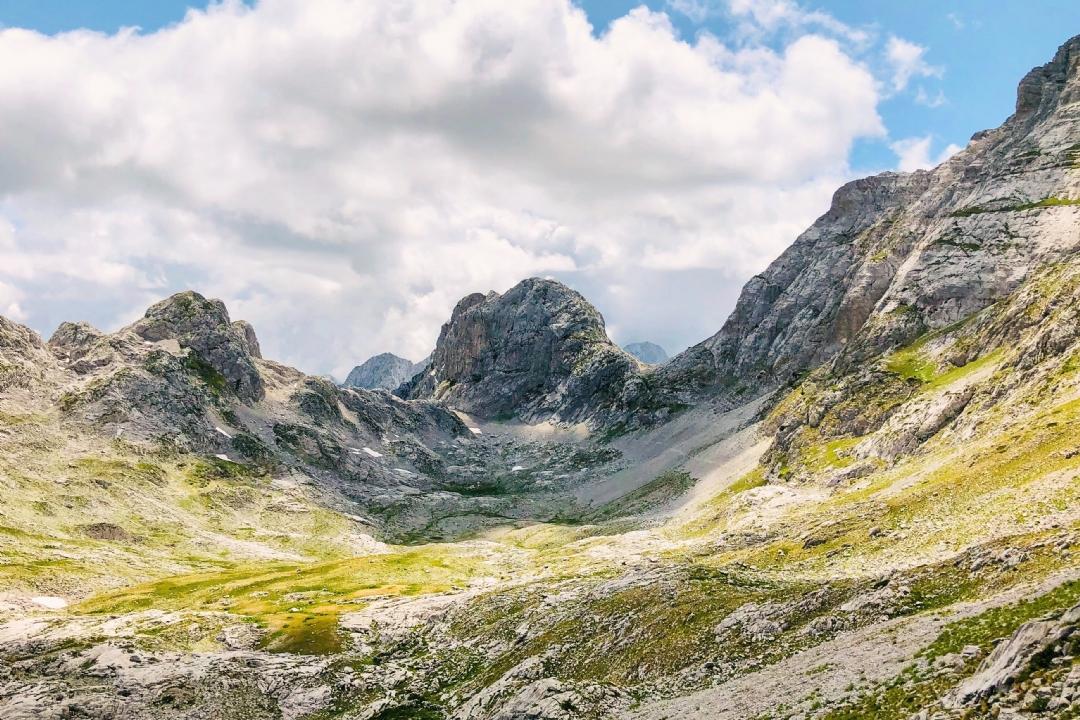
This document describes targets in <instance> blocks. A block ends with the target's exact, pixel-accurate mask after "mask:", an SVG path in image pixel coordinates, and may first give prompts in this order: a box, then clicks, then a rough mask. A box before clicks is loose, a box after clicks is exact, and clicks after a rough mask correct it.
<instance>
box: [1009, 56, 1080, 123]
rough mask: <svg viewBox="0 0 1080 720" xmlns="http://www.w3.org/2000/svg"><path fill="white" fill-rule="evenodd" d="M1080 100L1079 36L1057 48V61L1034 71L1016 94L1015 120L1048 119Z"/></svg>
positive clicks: (1055, 58)
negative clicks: (1054, 112) (1053, 113)
mask: <svg viewBox="0 0 1080 720" xmlns="http://www.w3.org/2000/svg"><path fill="white" fill-rule="evenodd" d="M1078 99H1080V35H1077V36H1076V37H1073V38H1072V39H1070V40H1068V41H1067V42H1065V44H1063V45H1062V46H1061V47H1060V48H1058V51H1057V53H1056V54H1055V55H1054V59H1053V60H1051V61H1050V62H1048V63H1047V64H1045V65H1041V66H1039V67H1037V68H1034V69H1032V70H1031V71H1030V72H1029V73H1028V74H1027V75H1025V76H1024V78H1023V80H1021V81H1020V85H1019V87H1018V88H1017V91H1016V118H1017V119H1026V118H1028V117H1030V116H1032V115H1035V116H1045V115H1046V114H1048V113H1049V112H1052V111H1053V110H1054V109H1055V108H1057V107H1058V106H1060V105H1068V104H1070V103H1073V102H1076V101H1077V100H1078Z"/></svg>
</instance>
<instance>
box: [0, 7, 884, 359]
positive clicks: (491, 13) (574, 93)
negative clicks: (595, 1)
mask: <svg viewBox="0 0 1080 720" xmlns="http://www.w3.org/2000/svg"><path fill="white" fill-rule="evenodd" d="M783 4H784V3H778V5H783ZM746 12H751V11H750V10H746ZM755 17H756V16H755ZM755 22H765V20H760V21H759V20H755ZM763 27H764V26H763ZM0 54H2V55H3V56H4V57H17V58H19V62H18V63H5V64H3V65H0V156H2V157H4V162H3V163H2V164H0V282H3V283H5V284H4V285H2V286H0V311H2V310H4V308H6V314H9V315H19V316H21V317H27V318H28V320H29V321H30V322H31V323H32V324H33V325H34V326H35V327H37V328H38V329H39V330H41V331H43V332H48V331H51V329H52V326H55V324H56V323H58V322H59V321H60V320H63V319H88V320H91V321H93V322H95V323H97V324H99V325H103V326H106V327H107V328H113V327H116V326H118V325H119V324H121V323H124V322H128V321H130V320H132V319H134V318H135V317H137V316H138V314H139V313H140V312H141V310H142V309H144V308H145V306H146V305H147V304H149V303H150V302H152V301H154V300H156V299H158V298H160V297H162V296H164V295H165V294H167V293H170V292H173V291H176V290H179V289H183V288H187V287H193V288H196V289H199V290H201V291H203V292H205V293H207V294H210V295H214V296H217V297H221V298H222V299H223V300H224V301H225V302H226V303H227V305H228V306H229V307H230V309H231V311H232V313H233V315H234V316H235V317H242V318H245V319H247V320H250V321H251V322H253V323H254V324H255V326H256V328H257V330H258V331H259V333H260V337H261V339H262V341H263V347H264V350H265V351H266V352H267V354H268V356H270V357H275V358H280V359H282V360H284V361H286V362H290V363H293V364H296V365H298V366H300V367H302V368H304V369H306V370H309V371H314V372H333V373H335V374H337V375H339V376H340V375H343V374H344V373H345V372H346V371H347V370H348V369H349V367H350V366H351V365H352V364H354V363H356V362H357V361H359V360H362V359H364V358H365V357H367V356H368V355H370V354H373V353H375V352H380V351H393V352H397V353H399V354H402V355H405V356H406V357H411V358H413V359H419V358H420V357H422V356H423V355H424V354H426V353H427V352H428V351H429V350H430V349H431V347H432V345H433V343H434V340H435V337H436V336H437V333H438V327H439V325H440V323H441V322H443V321H445V319H446V317H447V316H448V314H449V311H450V309H451V308H452V307H453V304H454V303H455V302H456V300H457V299H458V298H459V297H460V296H461V295H463V294H465V293H467V292H472V291H478V290H479V291H486V290H489V289H497V290H503V289H505V288H507V287H509V286H510V285H512V284H514V283H515V282H517V281H518V280H520V279H521V278H523V277H526V276H528V275H535V274H551V275H555V276H556V277H560V278H564V279H567V280H569V281H571V282H572V283H573V284H575V285H576V286H578V287H580V288H582V289H583V290H586V292H588V291H589V290H590V289H591V290H593V291H594V294H595V296H597V297H598V298H601V301H600V302H599V304H600V306H601V309H603V310H607V312H608V316H609V320H610V321H611V324H612V327H613V332H614V333H615V334H616V335H619V334H621V333H623V332H625V333H626V334H627V336H628V337H627V339H629V338H630V336H633V337H634V338H637V337H645V336H646V334H645V333H643V332H640V331H639V326H638V324H637V318H638V317H643V316H645V315H649V317H650V318H652V319H650V320H649V327H653V326H656V327H661V328H665V329H666V331H667V332H668V336H666V337H659V338H655V339H657V340H658V341H661V342H663V343H664V344H666V345H669V346H671V347H679V346H685V345H686V344H688V343H690V342H693V341H696V340H699V339H701V338H702V337H704V335H705V334H707V332H711V331H712V330H715V329H716V328H718V327H719V325H720V323H721V322H722V321H723V319H724V315H725V314H726V310H727V308H728V307H730V296H731V295H732V294H733V288H736V287H737V285H738V284H739V283H741V281H742V280H743V279H745V277H747V276H748V275H749V274H751V273H753V272H756V271H758V270H760V269H761V268H762V267H763V266H764V264H765V263H766V262H767V261H768V260H769V259H771V258H772V257H773V256H775V255H776V254H777V253H778V252H779V251H780V250H781V249H782V248H783V247H784V246H786V245H787V244H788V243H790V242H791V240H792V239H793V238H794V236H795V235H796V234H797V233H798V232H799V231H800V230H801V229H803V228H804V227H805V225H806V224H807V223H808V222H810V221H811V220H812V219H813V217H814V216H815V215H816V214H818V213H820V212H821V211H823V210H824V209H825V207H826V205H827V202H828V198H829V196H830V195H831V193H832V191H833V189H834V188H835V187H836V185H837V184H838V183H839V182H841V181H842V180H844V179H846V177H847V174H848V173H849V170H848V167H847V156H848V152H849V150H850V148H851V145H852V143H853V142H854V141H855V140H856V139H858V138H861V137H880V136H882V135H883V128H882V125H881V121H880V118H879V117H878V114H877V111H876V107H877V102H878V99H879V98H878V86H877V84H876V82H875V80H874V78H873V77H872V75H871V74H870V72H869V71H868V70H867V69H866V68H865V67H863V66H862V65H861V64H860V63H859V62H857V61H856V60H854V59H853V58H852V56H851V55H850V54H849V53H848V52H846V51H845V49H844V47H843V45H842V43H841V42H839V41H837V40H836V39H826V38H824V37H821V36H819V35H814V34H810V35H804V36H800V37H797V38H795V39H793V40H791V41H790V42H786V43H784V44H783V45H782V47H780V48H779V49H770V48H769V47H766V46H764V45H751V46H746V45H740V46H739V47H736V48H732V47H728V46H727V45H725V44H724V43H723V42H721V41H720V40H718V39H717V38H715V37H713V36H711V35H708V34H702V35H700V36H699V37H697V38H696V39H694V40H692V41H688V40H686V39H683V38H681V37H680V36H679V35H678V33H677V31H676V30H675V29H674V28H673V27H672V25H671V23H670V21H669V19H668V17H667V16H666V15H665V14H663V13H658V12H651V11H649V10H647V9H645V8H638V9H636V10H633V11H631V12H630V13H628V14H627V15H626V16H624V17H621V18H619V19H617V20H616V21H614V22H613V23H612V24H611V25H610V26H609V28H608V29H607V30H605V31H604V32H603V33H602V34H597V33H596V32H595V31H594V30H593V28H592V27H591V26H590V25H589V23H588V20H587V18H586V16H585V14H584V12H583V11H582V10H581V9H579V8H577V7H576V6H574V5H573V4H572V3H570V2H569V1H568V0H519V1H518V2H514V3H505V2H502V1H501V0H471V1H470V2H467V3H462V2H452V1H451V0H397V1H395V2H390V1H389V0H371V1H370V2H363V3H356V2H351V1H350V0H262V1H261V2H259V3H258V4H257V5H255V6H254V7H248V6H245V5H244V4H243V3H241V2H238V1H232V2H225V3H223V4H221V5H215V6H211V7H210V8H209V9H208V10H207V11H190V12H189V13H188V15H187V17H186V19H185V20H184V21H183V22H182V23H179V24H177V25H174V26H172V27H169V28H166V29H162V30H160V31H157V32H154V33H150V34H140V33H138V32H135V31H130V30H129V31H123V32H120V33H118V34H115V35H103V34H98V33H92V32H85V31H80V32H74V33H67V34H61V35H57V36H44V35H41V34H37V33H34V32H29V31H26V30H20V29H6V30H2V31H0ZM5 228H6V229H5ZM703 273H707V274H708V277H709V278H710V279H709V281H708V282H704V281H702V280H701V278H702V277H704V275H702V274H703ZM680 277H687V278H689V277H693V278H695V279H696V280H695V282H697V283H698V285H696V286H695V289H694V290H693V291H692V293H691V294H692V295H693V297H692V299H693V300H694V307H693V308H691V307H689V306H688V305H687V304H686V303H685V302H683V301H684V300H685V298H680V297H678V296H677V291H678V287H679V281H678V279H679V278H680ZM622 278H633V284H632V285H631V286H626V287H622V289H618V288H619V287H620V279H622ZM616 290H618V291H616ZM27 298H33V302H32V303H31V302H28V301H27ZM603 298H607V299H610V300H611V306H610V309H609V308H605V306H604V302H603V300H602V299H603ZM18 303H21V305H19V304H18ZM655 308H665V309H666V312H667V315H666V318H665V320H664V322H654V319H655V318H654V316H655V312H656V310H655ZM24 310H25V312H24ZM688 312H691V313H694V314H695V316H696V318H697V320H695V323H693V324H690V323H686V324H681V323H680V318H684V317H685V315H686V314H687V313H688ZM80 316H81V317H80ZM703 328H709V330H708V331H705V332H703Z"/></svg>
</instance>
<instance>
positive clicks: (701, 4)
mask: <svg viewBox="0 0 1080 720" xmlns="http://www.w3.org/2000/svg"><path fill="white" fill-rule="evenodd" d="M664 6H665V7H667V8H668V9H670V10H673V11H675V12H677V13H681V14H682V15H685V16H686V17H688V18H690V20H692V21H693V22H696V23H703V22H705V21H706V20H708V19H709V18H710V17H712V16H713V15H716V14H717V13H718V12H719V11H720V8H721V6H720V4H719V3H717V2H715V1H714V0H665V2H664Z"/></svg>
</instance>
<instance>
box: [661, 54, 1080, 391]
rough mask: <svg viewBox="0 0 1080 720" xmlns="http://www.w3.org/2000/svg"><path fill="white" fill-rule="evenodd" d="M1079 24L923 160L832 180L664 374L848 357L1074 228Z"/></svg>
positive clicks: (1020, 266) (1014, 277)
mask: <svg viewBox="0 0 1080 720" xmlns="http://www.w3.org/2000/svg"><path fill="white" fill-rule="evenodd" d="M1078 63H1080V38H1074V39H1072V40H1070V41H1069V42H1068V43H1066V44H1065V45H1063V46H1062V47H1061V49H1060V50H1059V51H1058V52H1057V54H1056V56H1055V57H1054V59H1053V60H1052V61H1051V62H1050V63H1049V64H1047V65H1045V66H1043V67H1041V68H1036V69H1035V70H1033V71H1031V73H1029V74H1028V76H1027V77H1026V78H1024V80H1023V81H1022V82H1021V83H1020V89H1019V92H1018V96H1017V105H1016V113H1015V114H1014V115H1013V116H1012V117H1010V118H1009V119H1008V120H1007V121H1006V122H1005V123H1004V124H1003V125H1002V126H1001V127H1000V128H998V129H996V130H990V131H984V132H980V133H977V134H976V135H975V136H974V137H973V138H972V140H971V142H970V143H969V144H968V146H967V148H966V149H964V150H963V151H962V152H960V153H958V154H957V155H955V156H954V157H953V158H951V159H950V160H948V161H947V162H945V163H944V164H942V165H940V166H939V167H937V168H935V169H934V170H931V171H929V172H925V171H918V172H915V173H912V174H897V173H885V174H883V175H878V176H874V177H869V178H865V179H862V180H856V181H854V182H852V183H849V184H847V185H845V186H844V187H842V188H840V189H839V190H838V191H837V192H836V194H835V196H834V197H833V202H832V207H831V208H830V209H829V211H828V212H827V213H825V215H823V216H822V217H821V218H820V219H818V220H817V222H815V223H814V224H813V226H811V227H810V228H809V229H808V230H807V231H806V232H804V233H803V234H802V235H801V236H799V238H798V239H797V240H796V241H795V243H794V244H793V245H792V246H791V247H790V248H788V250H787V251H785V252H784V253H783V254H782V255H781V256H780V257H779V258H778V259H777V260H776V261H775V262H773V263H772V264H771V265H770V266H769V268H768V269H767V270H766V271H765V272H763V273H762V274H760V275H758V276H756V277H754V278H753V279H752V280H750V282H749V283H747V285H746V287H745V289H744V290H743V293H742V296H741V297H740V298H739V301H738V303H737V305H736V308H735V311H734V312H733V313H732V315H731V317H730V318H728V320H727V322H725V323H724V326H723V327H722V329H721V330H720V332H718V333H717V334H716V335H714V336H713V337H711V338H709V339H707V340H705V341H704V342H702V343H701V344H699V345H697V346H695V347H693V348H690V349H689V350H687V351H686V352H684V353H681V354H680V355H679V356H677V357H676V358H674V359H673V360H672V361H671V362H670V363H669V364H668V365H666V366H665V367H664V368H663V370H662V373H661V374H662V375H663V376H664V377H665V382H667V383H668V384H669V385H671V386H673V387H678V388H684V389H686V388H689V389H691V390H692V391H694V392H701V391H702V390H703V389H708V388H712V389H719V390H721V391H722V390H723V388H725V387H730V386H733V385H737V384H743V385H752V386H754V387H761V388H768V387H772V386H775V385H777V384H780V383H784V382H786V381H788V380H790V379H792V378H794V377H797V376H798V375H799V374H800V373H803V372H805V371H806V370H808V369H811V368H813V367H815V366H817V365H820V364H821V363H822V362H824V361H825V360H827V359H829V358H831V357H833V356H835V355H836V354H837V353H838V352H840V351H841V350H842V349H843V350H846V351H847V353H848V355H849V356H850V357H851V359H852V361H855V362H857V361H858V360H859V359H860V358H865V357H867V356H869V355H873V354H876V353H878V352H880V351H882V350H884V349H887V348H888V347H895V346H897V345H902V344H905V343H906V342H908V341H910V340H912V339H913V338H915V337H917V336H918V335H921V334H922V333H924V332H926V331H927V330H931V329H935V328H941V327H944V326H947V325H949V324H951V323H955V322H957V321H958V320H960V319H962V318H964V317H967V316H969V315H971V314H972V313H974V312H976V311H978V310H981V309H982V308H985V307H987V306H988V305H991V304H992V303H994V302H996V301H998V300H1000V299H1001V298H1002V297H1004V296H1006V295H1008V294H1009V293H1011V292H1012V291H1013V290H1015V289H1016V288H1017V287H1018V286H1019V285H1020V283H1021V282H1023V280H1024V278H1025V277H1027V275H1028V274H1029V273H1030V272H1031V271H1032V270H1033V269H1035V268H1037V267H1039V266H1041V265H1043V264H1046V263H1050V262H1054V261H1056V260H1060V259H1061V258H1063V257H1066V256H1068V255H1069V254H1070V253H1073V252H1075V251H1076V249H1077V246H1078V243H1080V233H1077V232H1076V228H1077V224H1078V221H1080V201H1078V200H1077V198H1078V197H1080V176H1078V174H1077V172H1076V170H1075V167H1076V165H1077V163H1078V161H1080V142H1078V139H1080V113H1078V112H1077V109H1076V108H1077V105H1076V100H1077V98H1078V97H1080V69H1078Z"/></svg>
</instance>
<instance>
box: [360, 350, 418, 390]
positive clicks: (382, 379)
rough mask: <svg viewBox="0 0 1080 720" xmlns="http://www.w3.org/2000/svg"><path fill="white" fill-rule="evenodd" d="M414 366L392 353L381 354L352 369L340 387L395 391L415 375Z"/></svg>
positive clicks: (414, 364) (409, 361)
mask: <svg viewBox="0 0 1080 720" xmlns="http://www.w3.org/2000/svg"><path fill="white" fill-rule="evenodd" d="M416 365H417V364H416V363H413V362H412V361H411V360H406V359H405V358H403V357H399V356H397V355H394V354H393V353H382V354H379V355H375V356H374V357H371V358H368V359H367V360H365V361H364V362H363V363H362V364H360V365H357V366H356V367H354V368H353V369H352V371H351V372H350V373H349V376H348V377H347V378H345V382H344V383H342V385H344V386H345V387H353V388H363V389H365V390H395V389H396V388H397V387H398V386H399V385H401V383H403V382H405V381H406V380H409V379H410V378H412V376H413V375H415V374H416V372H417V370H416Z"/></svg>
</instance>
